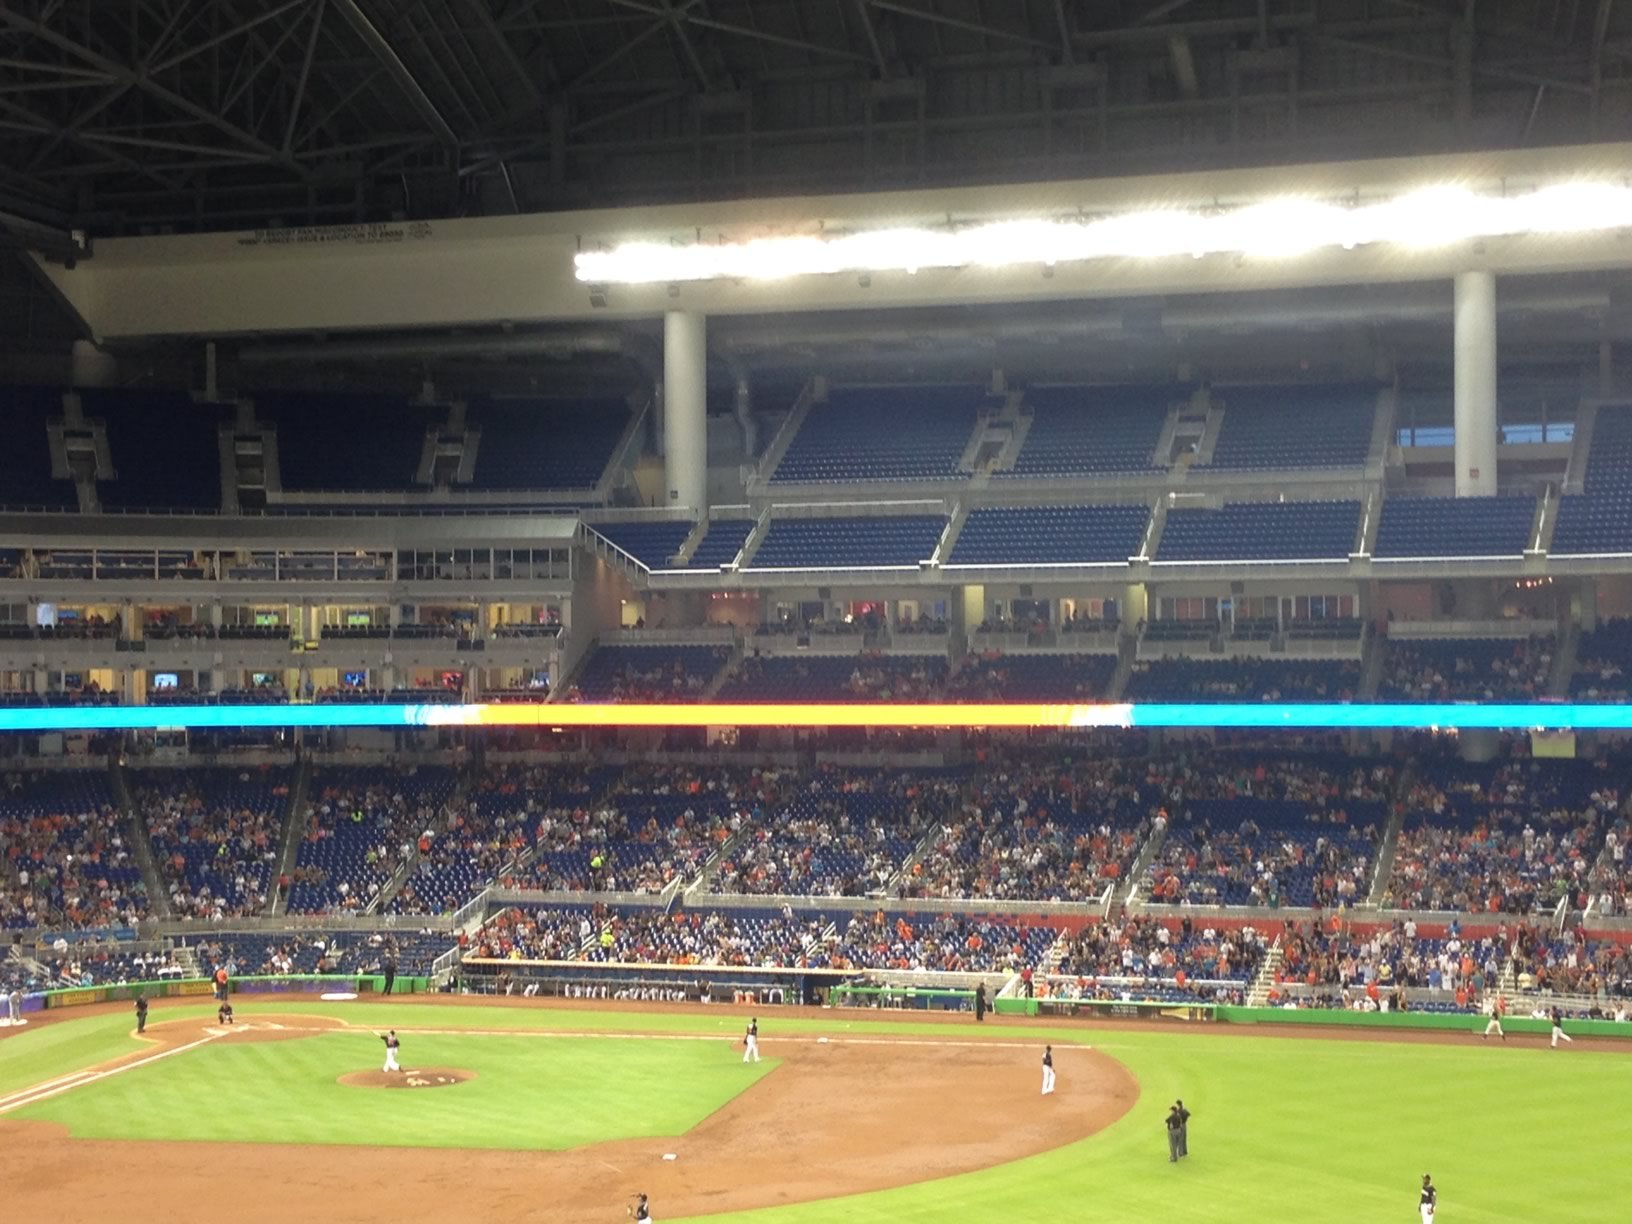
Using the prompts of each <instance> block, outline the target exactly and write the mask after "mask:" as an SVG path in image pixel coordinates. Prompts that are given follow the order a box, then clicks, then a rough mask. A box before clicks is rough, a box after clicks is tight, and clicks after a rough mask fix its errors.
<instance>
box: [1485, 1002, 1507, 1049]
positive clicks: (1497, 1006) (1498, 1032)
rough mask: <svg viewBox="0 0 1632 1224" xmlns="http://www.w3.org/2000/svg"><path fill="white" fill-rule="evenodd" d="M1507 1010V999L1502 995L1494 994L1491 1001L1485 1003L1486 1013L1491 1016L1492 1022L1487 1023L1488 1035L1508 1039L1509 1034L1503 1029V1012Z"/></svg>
mask: <svg viewBox="0 0 1632 1224" xmlns="http://www.w3.org/2000/svg"><path fill="white" fill-rule="evenodd" d="M1506 1010H1507V1000H1506V999H1504V998H1502V996H1501V995H1494V996H1492V998H1491V1000H1490V1002H1489V1003H1487V1004H1485V1013H1486V1014H1487V1015H1488V1016H1489V1017H1490V1022H1489V1023H1488V1024H1486V1025H1485V1036H1486V1037H1491V1036H1496V1037H1500V1038H1501V1039H1502V1040H1503V1041H1506V1040H1507V1034H1506V1033H1504V1032H1503V1031H1502V1013H1503V1012H1505V1011H1506Z"/></svg>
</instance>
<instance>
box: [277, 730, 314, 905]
mask: <svg viewBox="0 0 1632 1224" xmlns="http://www.w3.org/2000/svg"><path fill="white" fill-rule="evenodd" d="M311 788H312V763H311V761H310V760H308V759H306V758H302V759H301V761H300V763H299V764H298V765H297V766H296V767H295V776H294V779H293V780H292V781H291V782H290V783H289V802H288V804H287V806H286V807H285V808H284V812H283V839H282V843H281V846H280V848H279V850H278V870H277V874H276V875H274V876H273V877H272V899H271V900H270V901H268V902H267V905H266V913H267V916H268V917H277V916H280V915H282V914H285V913H287V912H288V911H289V898H288V896H287V895H286V894H285V892H284V889H283V886H282V885H281V883H280V881H281V880H282V879H283V877H284V876H286V875H289V874H291V873H292V872H293V871H294V870H295V862H296V860H297V859H298V858H299V857H300V842H301V839H302V838H303V837H305V836H306V796H307V794H308V793H309V792H310V791H311Z"/></svg>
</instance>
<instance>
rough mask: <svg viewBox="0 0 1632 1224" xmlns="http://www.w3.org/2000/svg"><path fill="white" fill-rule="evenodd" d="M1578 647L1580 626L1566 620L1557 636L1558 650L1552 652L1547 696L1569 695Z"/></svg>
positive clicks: (1570, 620)
mask: <svg viewBox="0 0 1632 1224" xmlns="http://www.w3.org/2000/svg"><path fill="white" fill-rule="evenodd" d="M1580 646H1581V629H1580V626H1578V625H1577V624H1576V623H1575V621H1574V619H1573V618H1566V619H1565V622H1564V628H1563V629H1562V630H1561V631H1560V633H1559V635H1558V649H1557V650H1555V651H1554V652H1553V670H1552V674H1550V675H1549V676H1548V677H1547V696H1549V697H1557V698H1564V697H1568V696H1569V695H1570V678H1571V677H1572V676H1574V675H1575V663H1576V658H1577V656H1578V654H1579V652H1580Z"/></svg>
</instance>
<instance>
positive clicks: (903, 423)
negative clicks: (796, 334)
mask: <svg viewBox="0 0 1632 1224" xmlns="http://www.w3.org/2000/svg"><path fill="white" fill-rule="evenodd" d="M985 400H986V392H985V390H984V389H983V388H981V387H958V386H953V387H836V388H834V389H833V390H832V391H830V392H829V393H828V398H827V399H826V400H824V401H822V402H820V403H816V404H812V405H811V408H810V411H809V413H808V414H807V415H806V416H805V420H804V422H803V424H801V425H800V427H799V432H798V433H797V434H796V435H794V438H793V441H792V442H791V443H790V444H789V446H788V449H787V453H785V454H784V455H783V456H782V462H781V463H779V464H777V467H776V472H775V473H774V474H773V475H772V477H771V483H772V484H795V483H801V484H803V483H844V482H849V481H858V480H956V479H959V478H961V477H962V476H963V475H964V473H963V472H962V471H961V470H960V468H959V464H960V463H962V461H963V453H964V450H965V449H966V448H967V447H968V445H969V438H970V436H971V435H972V433H973V432H974V428H975V422H976V420H977V418H978V416H979V413H980V408H981V405H982V404H983V403H984V402H985Z"/></svg>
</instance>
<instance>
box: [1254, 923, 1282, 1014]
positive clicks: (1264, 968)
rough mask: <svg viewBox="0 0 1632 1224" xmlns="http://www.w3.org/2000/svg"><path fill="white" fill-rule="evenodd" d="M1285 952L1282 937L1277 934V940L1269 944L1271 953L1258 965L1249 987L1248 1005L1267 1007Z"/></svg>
mask: <svg viewBox="0 0 1632 1224" xmlns="http://www.w3.org/2000/svg"><path fill="white" fill-rule="evenodd" d="M1284 955H1285V953H1284V952H1283V951H1282V950H1281V937H1280V936H1279V935H1277V936H1275V942H1274V943H1272V944H1270V945H1269V953H1268V954H1267V955H1266V956H1265V957H1264V963H1263V964H1262V965H1260V966H1259V967H1258V972H1257V974H1255V975H1254V976H1253V979H1252V985H1250V986H1248V987H1247V1006H1248V1007H1267V1006H1268V1005H1269V992H1270V989H1271V988H1272V987H1273V986H1274V985H1275V975H1276V974H1278V973H1279V972H1280V970H1281V958H1282V957H1283V956H1284Z"/></svg>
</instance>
